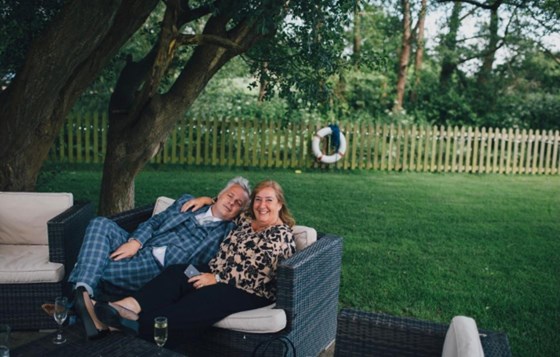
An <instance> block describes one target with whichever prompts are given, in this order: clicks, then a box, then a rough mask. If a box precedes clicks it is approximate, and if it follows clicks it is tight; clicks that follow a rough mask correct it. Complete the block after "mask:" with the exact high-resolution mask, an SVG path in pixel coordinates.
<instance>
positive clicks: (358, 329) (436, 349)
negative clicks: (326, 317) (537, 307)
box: [335, 309, 511, 357]
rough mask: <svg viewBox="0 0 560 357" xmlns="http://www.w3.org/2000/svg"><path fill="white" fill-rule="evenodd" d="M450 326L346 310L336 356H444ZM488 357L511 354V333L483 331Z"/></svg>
mask: <svg viewBox="0 0 560 357" xmlns="http://www.w3.org/2000/svg"><path fill="white" fill-rule="evenodd" d="M448 327H449V325H446V324H440V323H435V322H429V321H423V320H418V319H413V318H406V317H396V316H391V315H386V314H381V313H374V312H365V311H359V310H354V309H343V310H341V311H340V313H339V315H338V328H337V333H336V347H335V356H340V357H357V356H395V357H396V356H420V357H421V356H441V353H442V350H443V342H444V340H445V335H446V333H447V329H448ZM479 333H480V340H481V342H482V349H483V350H484V355H485V356H486V357H506V356H511V350H510V347H509V341H508V338H507V335H506V334H505V333H501V332H493V331H488V330H483V329H480V330H479Z"/></svg>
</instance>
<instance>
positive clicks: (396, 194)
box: [37, 166, 560, 357]
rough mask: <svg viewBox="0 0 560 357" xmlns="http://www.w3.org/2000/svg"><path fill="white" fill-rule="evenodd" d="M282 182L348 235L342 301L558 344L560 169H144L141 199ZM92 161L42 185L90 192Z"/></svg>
mask: <svg viewBox="0 0 560 357" xmlns="http://www.w3.org/2000/svg"><path fill="white" fill-rule="evenodd" d="M235 175H243V176H245V177H247V178H248V179H249V180H251V182H252V183H256V182H258V181H260V180H263V179H266V178H272V179H275V180H277V181H278V182H280V183H281V184H282V186H283V187H284V189H285V191H286V196H287V200H288V203H289V207H290V208H291V209H292V211H293V213H294V215H295V217H296V219H297V221H298V223H300V224H304V225H309V226H313V227H316V228H317V229H318V230H320V231H323V232H332V233H336V234H339V235H341V236H342V237H344V257H343V271H342V284H341V291H340V306H341V307H348V306H352V307H357V308H360V309H362V310H370V311H381V312H386V313H389V314H394V315H400V316H413V317H417V318H421V319H427V320H432V321H439V322H444V323H447V322H449V321H450V320H451V318H452V317H453V316H455V315H468V316H471V317H473V318H474V319H475V320H476V321H477V324H478V326H479V327H482V328H486V329H491V330H501V331H505V332H507V334H508V336H509V339H510V343H511V346H512V351H513V354H514V355H515V356H527V357H533V356H553V355H556V354H557V353H558V348H559V346H560V335H559V334H558V331H560V177H558V176H553V177H550V176H504V175H466V174H464V175H461V174H425V173H422V174H420V173H379V172H378V173H370V172H367V173H366V172H358V173H348V172H336V171H335V172H317V171H312V172H303V173H301V174H296V173H294V172H293V171H287V170H251V171H247V170H242V169H239V170H234V169H231V170H228V169H225V170H217V169H214V168H160V169H156V168H149V169H147V170H145V171H144V172H143V173H142V174H140V176H139V177H138V179H137V181H136V202H137V205H143V204H146V203H150V202H153V200H154V199H155V198H156V197H157V196H159V195H167V196H171V197H177V196H178V195H180V194H181V193H183V192H189V193H193V194H195V195H211V196H213V195H215V194H216V193H217V191H218V190H219V189H220V188H221V187H222V186H223V185H224V184H225V183H226V181H227V180H228V179H229V178H231V177H233V176H235ZM100 180H101V170H100V168H99V167H92V166H85V167H62V168H61V167H47V168H46V169H44V171H43V173H42V175H41V177H40V180H39V183H38V187H37V190H38V191H67V192H73V193H74V196H75V199H87V200H91V201H93V202H95V203H97V200H98V195H99V185H100Z"/></svg>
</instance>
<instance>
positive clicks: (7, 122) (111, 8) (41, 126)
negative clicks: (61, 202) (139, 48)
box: [0, 0, 158, 191]
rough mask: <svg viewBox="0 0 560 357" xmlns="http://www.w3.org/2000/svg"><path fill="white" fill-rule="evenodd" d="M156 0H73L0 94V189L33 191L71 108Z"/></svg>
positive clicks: (140, 22)
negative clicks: (0, 143)
mask: <svg viewBox="0 0 560 357" xmlns="http://www.w3.org/2000/svg"><path fill="white" fill-rule="evenodd" d="M157 2H158V1H157V0H146V1H134V0H121V1H116V0H113V1H110V0H102V1H71V2H68V3H67V4H66V5H65V6H64V8H63V9H62V10H61V12H60V13H59V14H58V15H57V17H56V18H55V19H53V23H52V25H51V26H49V28H48V29H47V30H46V31H45V32H44V33H43V34H42V35H41V36H40V37H39V38H38V39H37V40H36V41H34V42H33V44H32V45H31V47H30V49H29V52H28V54H27V56H26V62H25V63H24V65H23V67H22V68H21V70H20V71H18V73H17V76H16V78H15V79H14V80H13V82H12V83H11V84H10V86H9V87H8V88H7V89H6V90H5V91H3V92H2V93H1V94H0V142H2V145H1V146H0V191H32V190H34V189H35V184H36V181H37V176H38V174H39V171H40V169H41V166H42V163H43V161H44V160H45V159H46V157H47V155H48V152H49V149H50V148H51V146H52V143H53V142H54V140H55V138H56V136H57V135H58V133H59V131H60V129H61V127H62V125H63V123H64V121H65V119H66V116H67V114H68V112H69V110H70V109H71V108H72V106H73V104H74V103H75V102H76V100H77V98H78V97H79V96H80V95H81V93H82V92H83V91H84V90H85V89H86V88H87V87H88V86H89V85H90V84H91V82H92V81H93V80H94V79H95V77H96V76H97V75H98V74H99V72H100V71H101V70H102V69H103V67H104V65H105V64H106V63H107V62H108V61H109V59H110V58H111V57H112V56H113V55H114V54H115V53H116V52H117V51H118V49H119V48H120V47H121V46H122V45H123V44H124V43H125V42H126V40H128V38H130V36H131V35H132V33H134V31H136V29H138V28H139V27H140V25H141V24H142V23H143V22H144V20H145V19H146V17H147V16H148V15H149V14H150V12H151V11H152V10H153V8H154V7H155V5H156V4H157Z"/></svg>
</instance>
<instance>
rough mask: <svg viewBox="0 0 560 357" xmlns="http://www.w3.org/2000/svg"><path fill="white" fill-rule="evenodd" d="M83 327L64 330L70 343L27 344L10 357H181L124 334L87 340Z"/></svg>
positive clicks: (45, 341)
mask: <svg viewBox="0 0 560 357" xmlns="http://www.w3.org/2000/svg"><path fill="white" fill-rule="evenodd" d="M84 333H85V332H84V331H83V327H82V326H81V325H80V324H75V325H72V326H65V327H64V337H66V340H67V342H66V343H64V344H61V345H56V344H54V343H53V342H52V339H53V337H54V333H53V334H45V336H44V337H41V338H39V339H36V340H34V341H31V342H29V343H26V344H24V345H22V346H19V347H17V348H14V349H13V350H12V351H10V356H11V357H28V356H48V357H68V356H80V357H90V356H91V357H99V356H111V357H116V356H134V357H153V356H161V357H181V356H184V354H179V353H177V352H174V351H172V350H169V349H167V348H165V346H164V347H163V348H161V349H160V348H159V347H157V345H156V344H155V343H152V342H148V341H145V340H143V339H141V338H138V337H134V336H130V335H125V334H124V333H118V332H115V333H110V334H109V335H107V336H105V337H103V338H101V339H98V340H94V341H88V340H85V339H84Z"/></svg>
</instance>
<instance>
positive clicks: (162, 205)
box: [152, 196, 175, 216]
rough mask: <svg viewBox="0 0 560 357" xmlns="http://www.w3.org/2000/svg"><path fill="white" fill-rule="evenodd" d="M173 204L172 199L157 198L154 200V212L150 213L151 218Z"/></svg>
mask: <svg viewBox="0 0 560 357" xmlns="http://www.w3.org/2000/svg"><path fill="white" fill-rule="evenodd" d="M173 202H175V200H174V199H173V198H169V197H165V196H160V197H158V198H157V200H156V204H155V206H154V210H153V211H152V216H155V215H156V214H158V213H160V212H163V211H165V210H166V209H167V207H169V206H171V205H172V204H173Z"/></svg>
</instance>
